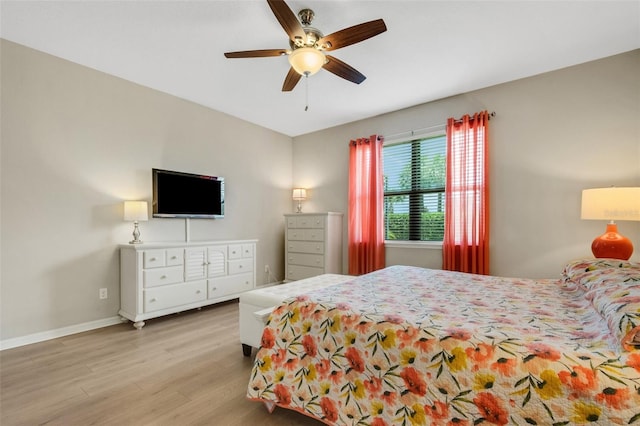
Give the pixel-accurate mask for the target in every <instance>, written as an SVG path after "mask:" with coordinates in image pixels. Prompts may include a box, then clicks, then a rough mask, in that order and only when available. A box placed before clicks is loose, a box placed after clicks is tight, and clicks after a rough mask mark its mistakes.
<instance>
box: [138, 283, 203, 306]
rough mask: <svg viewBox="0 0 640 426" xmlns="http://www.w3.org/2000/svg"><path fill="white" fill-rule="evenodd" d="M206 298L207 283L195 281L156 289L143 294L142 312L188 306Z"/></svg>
mask: <svg viewBox="0 0 640 426" xmlns="http://www.w3.org/2000/svg"><path fill="white" fill-rule="evenodd" d="M206 298H207V282H206V281H196V282H191V283H181V284H173V285H167V286H164V287H156V288H151V289H148V290H145V292H144V311H145V312H152V311H159V310H161V309H167V308H172V307H176V306H180V305H188V304H190V303H195V302H199V301H203V300H205V299H206Z"/></svg>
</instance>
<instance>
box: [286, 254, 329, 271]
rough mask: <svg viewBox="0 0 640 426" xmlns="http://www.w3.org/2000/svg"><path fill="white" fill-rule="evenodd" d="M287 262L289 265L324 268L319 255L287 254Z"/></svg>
mask: <svg viewBox="0 0 640 426" xmlns="http://www.w3.org/2000/svg"><path fill="white" fill-rule="evenodd" d="M287 262H289V264H290V265H303V266H314V267H316V268H322V267H324V256H323V255H321V254H305V253H289V255H288V256H287Z"/></svg>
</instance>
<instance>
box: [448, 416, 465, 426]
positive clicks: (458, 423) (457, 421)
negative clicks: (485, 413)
mask: <svg viewBox="0 0 640 426" xmlns="http://www.w3.org/2000/svg"><path fill="white" fill-rule="evenodd" d="M470 424H471V423H470V422H469V420H467V419H461V418H460V417H454V418H453V419H451V420H449V421H448V422H447V426H469V425H470Z"/></svg>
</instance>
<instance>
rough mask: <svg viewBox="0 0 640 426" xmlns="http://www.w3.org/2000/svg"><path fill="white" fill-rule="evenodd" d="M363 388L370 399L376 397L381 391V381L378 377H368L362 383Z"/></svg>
mask: <svg viewBox="0 0 640 426" xmlns="http://www.w3.org/2000/svg"><path fill="white" fill-rule="evenodd" d="M364 387H365V389H366V390H367V392H368V393H369V395H371V396H372V397H377V396H378V395H379V394H380V391H382V379H381V378H379V377H370V378H368V379H367V380H365V381H364Z"/></svg>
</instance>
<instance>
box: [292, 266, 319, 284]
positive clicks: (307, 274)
mask: <svg viewBox="0 0 640 426" xmlns="http://www.w3.org/2000/svg"><path fill="white" fill-rule="evenodd" d="M323 273H324V269H322V268H313V267H310V266H300V265H289V266H288V269H287V279H288V280H291V281H297V280H302V279H305V278H311V277H315V276H316V275H320V274H323Z"/></svg>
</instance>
